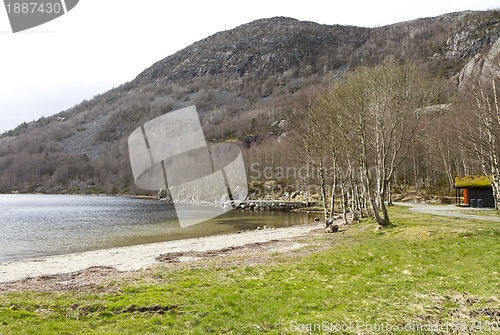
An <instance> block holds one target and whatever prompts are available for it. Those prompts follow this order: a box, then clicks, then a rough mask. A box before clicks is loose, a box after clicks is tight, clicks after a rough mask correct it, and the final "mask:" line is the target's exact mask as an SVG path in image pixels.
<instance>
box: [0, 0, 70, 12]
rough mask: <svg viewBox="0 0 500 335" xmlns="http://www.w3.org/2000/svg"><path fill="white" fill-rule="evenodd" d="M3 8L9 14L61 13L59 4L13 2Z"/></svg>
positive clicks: (61, 9)
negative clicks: (5, 8)
mask: <svg viewBox="0 0 500 335" xmlns="http://www.w3.org/2000/svg"><path fill="white" fill-rule="evenodd" d="M5 6H6V7H7V13H9V14H11V13H14V14H35V13H41V14H53V13H55V14H59V13H61V12H62V11H63V8H62V6H61V4H60V3H59V2H14V3H7V4H6V5H5Z"/></svg>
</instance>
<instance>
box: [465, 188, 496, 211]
mask: <svg viewBox="0 0 500 335" xmlns="http://www.w3.org/2000/svg"><path fill="white" fill-rule="evenodd" d="M467 193H468V200H469V202H468V203H469V204H470V200H471V199H483V207H495V201H494V199H493V190H492V189H491V188H470V189H469V190H468V192H467Z"/></svg>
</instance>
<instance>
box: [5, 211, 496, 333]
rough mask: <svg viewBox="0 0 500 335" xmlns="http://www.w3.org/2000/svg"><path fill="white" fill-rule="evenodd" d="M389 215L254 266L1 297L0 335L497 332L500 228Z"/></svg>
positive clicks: (194, 267)
mask: <svg viewBox="0 0 500 335" xmlns="http://www.w3.org/2000/svg"><path fill="white" fill-rule="evenodd" d="M390 214H391V215H392V216H391V217H392V221H393V223H394V224H396V227H394V228H390V229H386V230H381V231H376V230H375V227H376V225H375V224H374V222H372V221H370V220H365V221H363V222H362V223H360V224H357V225H353V226H350V227H348V228H347V231H345V232H343V233H337V234H321V235H317V236H313V237H304V238H303V239H302V240H303V241H304V242H307V243H308V246H306V247H304V248H302V249H300V250H296V251H291V252H287V253H279V254H273V255H271V257H267V258H266V260H265V262H262V263H260V264H257V265H255V264H249V263H248V262H246V261H245V258H246V257H244V256H238V257H235V256H229V257H230V258H229V259H227V258H226V259H222V260H221V259H209V260H204V261H199V262H195V263H191V264H188V265H185V266H177V267H172V266H170V267H168V266H167V267H166V266H158V267H155V268H154V269H151V270H147V271H142V272H138V273H137V275H135V277H134V278H129V279H127V280H124V281H120V282H112V281H104V282H103V284H102V286H101V287H95V288H93V289H92V290H88V291H71V290H69V291H64V292H44V291H36V292H33V291H18V292H10V293H3V294H0V334H37V335H38V334H120V335H124V334H308V333H311V334H321V333H333V334H358V333H359V334H413V333H415V334H417V333H418V334H471V333H474V334H495V333H500V252H499V245H500V223H498V222H488V221H478V220H477V221H470V220H464V219H455V218H447V217H438V216H429V215H422V214H413V213H410V211H409V210H408V209H406V208H401V207H393V208H390ZM231 257H232V258H231ZM111 286H112V288H111ZM403 326H404V327H405V328H403ZM391 327H392V329H391ZM464 327H467V329H464Z"/></svg>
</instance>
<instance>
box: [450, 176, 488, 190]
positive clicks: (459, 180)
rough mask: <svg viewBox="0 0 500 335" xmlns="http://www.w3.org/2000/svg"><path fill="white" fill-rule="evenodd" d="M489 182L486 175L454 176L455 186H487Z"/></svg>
mask: <svg viewBox="0 0 500 335" xmlns="http://www.w3.org/2000/svg"><path fill="white" fill-rule="evenodd" d="M487 187H491V183H490V181H489V179H488V177H486V176H463V177H455V188H487Z"/></svg>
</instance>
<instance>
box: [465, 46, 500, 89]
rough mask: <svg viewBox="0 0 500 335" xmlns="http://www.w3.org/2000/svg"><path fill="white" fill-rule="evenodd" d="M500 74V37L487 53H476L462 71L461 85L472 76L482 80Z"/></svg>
mask: <svg viewBox="0 0 500 335" xmlns="http://www.w3.org/2000/svg"><path fill="white" fill-rule="evenodd" d="M499 75H500V37H499V38H498V39H497V40H496V42H495V43H494V44H493V46H492V47H491V48H490V49H489V50H488V51H487V52H486V53H483V54H481V53H479V54H477V55H475V56H474V57H473V58H472V59H471V60H470V61H469V62H468V63H467V64H466V65H465V67H464V68H463V70H462V71H461V73H460V77H459V80H460V87H464V85H465V84H467V83H468V82H469V81H470V80H471V79H472V78H479V80H481V81H485V80H489V79H490V78H491V77H492V76H493V77H496V76H499Z"/></svg>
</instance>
